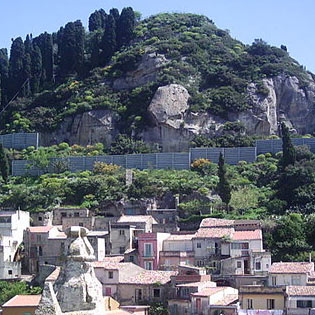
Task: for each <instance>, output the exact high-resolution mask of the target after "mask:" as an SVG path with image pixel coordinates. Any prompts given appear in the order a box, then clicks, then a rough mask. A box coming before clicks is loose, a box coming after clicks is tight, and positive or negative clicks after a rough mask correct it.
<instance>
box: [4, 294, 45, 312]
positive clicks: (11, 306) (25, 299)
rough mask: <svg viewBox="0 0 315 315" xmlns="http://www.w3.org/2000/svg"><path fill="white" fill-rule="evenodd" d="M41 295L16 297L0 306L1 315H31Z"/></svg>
mask: <svg viewBox="0 0 315 315" xmlns="http://www.w3.org/2000/svg"><path fill="white" fill-rule="evenodd" d="M40 299H41V295H16V296H14V297H13V298H12V299H10V300H9V301H8V302H6V303H4V304H3V305H2V315H33V314H35V311H36V309H37V308H38V306H39V302H40Z"/></svg>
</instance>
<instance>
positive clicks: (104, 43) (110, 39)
mask: <svg viewBox="0 0 315 315" xmlns="http://www.w3.org/2000/svg"><path fill="white" fill-rule="evenodd" d="M116 48H117V42H116V24H115V19H114V18H113V16H112V15H109V16H108V17H107V21H106V26H105V31H104V34H103V36H102V40H101V49H102V53H101V65H105V64H106V63H107V62H108V61H109V60H110V59H111V57H112V56H113V54H114V52H115V51H116Z"/></svg>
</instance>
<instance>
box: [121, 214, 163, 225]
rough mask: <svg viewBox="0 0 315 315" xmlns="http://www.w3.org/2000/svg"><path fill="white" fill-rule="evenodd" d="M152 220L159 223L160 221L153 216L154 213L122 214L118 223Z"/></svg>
mask: <svg viewBox="0 0 315 315" xmlns="http://www.w3.org/2000/svg"><path fill="white" fill-rule="evenodd" d="M149 221H151V222H152V223H154V224H157V223H158V222H157V221H156V220H155V219H154V218H153V217H152V215H122V216H121V217H120V218H119V219H118V221H117V222H118V223H129V222H130V223H137V222H140V223H141V222H145V223H147V222H149Z"/></svg>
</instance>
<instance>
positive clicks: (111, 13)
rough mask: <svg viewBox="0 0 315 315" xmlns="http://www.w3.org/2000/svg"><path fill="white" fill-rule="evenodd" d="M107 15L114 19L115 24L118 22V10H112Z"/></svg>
mask: <svg viewBox="0 0 315 315" xmlns="http://www.w3.org/2000/svg"><path fill="white" fill-rule="evenodd" d="M109 14H110V15H111V16H112V17H113V18H114V20H115V23H116V24H117V23H118V20H119V10H118V9H116V8H112V9H110V10H109Z"/></svg>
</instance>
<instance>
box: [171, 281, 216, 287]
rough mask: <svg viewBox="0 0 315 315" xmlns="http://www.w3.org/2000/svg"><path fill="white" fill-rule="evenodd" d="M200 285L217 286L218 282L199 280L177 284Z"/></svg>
mask: <svg viewBox="0 0 315 315" xmlns="http://www.w3.org/2000/svg"><path fill="white" fill-rule="evenodd" d="M199 286H209V287H215V286H216V283H215V282H213V281H199V282H190V283H182V284H178V285H177V287H199Z"/></svg>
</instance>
